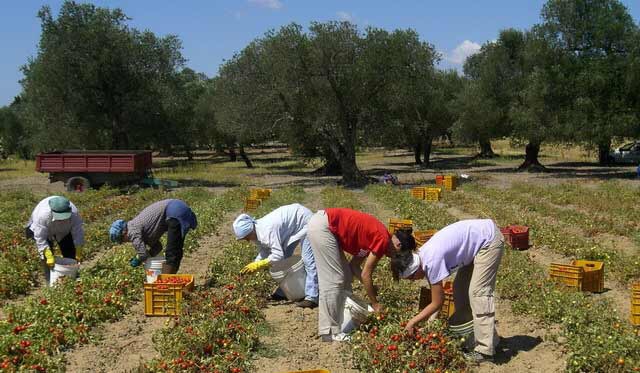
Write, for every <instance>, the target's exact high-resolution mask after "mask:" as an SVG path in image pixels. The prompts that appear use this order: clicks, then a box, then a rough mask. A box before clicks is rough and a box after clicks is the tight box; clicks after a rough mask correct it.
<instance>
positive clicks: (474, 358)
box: [464, 351, 493, 364]
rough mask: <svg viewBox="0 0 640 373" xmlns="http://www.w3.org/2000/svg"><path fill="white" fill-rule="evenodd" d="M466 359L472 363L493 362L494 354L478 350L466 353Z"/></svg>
mask: <svg viewBox="0 0 640 373" xmlns="http://www.w3.org/2000/svg"><path fill="white" fill-rule="evenodd" d="M464 357H465V359H467V361H468V362H469V363H472V364H481V363H485V362H491V363H493V355H485V354H482V353H480V352H477V351H471V352H467V353H466V354H464Z"/></svg>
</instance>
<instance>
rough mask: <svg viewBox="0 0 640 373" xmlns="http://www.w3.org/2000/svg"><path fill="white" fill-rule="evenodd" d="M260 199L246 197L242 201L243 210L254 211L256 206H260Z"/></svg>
mask: <svg viewBox="0 0 640 373" xmlns="http://www.w3.org/2000/svg"><path fill="white" fill-rule="evenodd" d="M260 203H262V201H261V200H259V199H255V198H247V199H246V200H245V201H244V211H255V209H257V208H258V207H260Z"/></svg>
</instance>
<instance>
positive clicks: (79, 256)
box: [76, 247, 82, 261]
mask: <svg viewBox="0 0 640 373" xmlns="http://www.w3.org/2000/svg"><path fill="white" fill-rule="evenodd" d="M76 260H77V261H82V249H81V248H79V247H76Z"/></svg>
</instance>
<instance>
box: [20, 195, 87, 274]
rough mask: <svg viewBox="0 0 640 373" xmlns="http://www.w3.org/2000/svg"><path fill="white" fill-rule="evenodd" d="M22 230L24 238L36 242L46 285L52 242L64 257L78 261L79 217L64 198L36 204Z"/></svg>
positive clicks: (81, 231)
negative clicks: (56, 244)
mask: <svg viewBox="0 0 640 373" xmlns="http://www.w3.org/2000/svg"><path fill="white" fill-rule="evenodd" d="M25 228H26V229H25V235H26V236H27V238H30V239H33V240H35V242H36V247H37V249H38V254H40V260H41V261H42V268H43V271H44V278H45V280H46V283H47V284H49V278H50V275H51V272H50V271H51V268H52V267H53V266H54V264H55V259H54V257H53V253H52V252H51V250H52V249H53V245H54V244H55V243H58V246H59V247H60V251H61V253H62V256H63V257H64V258H71V259H76V260H78V261H79V260H80V259H81V258H80V257H81V252H80V246H82V245H83V244H84V229H83V228H82V218H81V217H80V214H79V213H78V209H77V208H76V206H75V205H74V204H73V203H71V202H70V201H69V200H68V199H66V198H65V197H60V196H51V197H47V198H45V199H43V200H42V201H40V202H39V203H38V204H37V205H36V207H35V208H34V209H33V212H32V213H31V218H30V219H29V222H28V223H27V226H26V227H25Z"/></svg>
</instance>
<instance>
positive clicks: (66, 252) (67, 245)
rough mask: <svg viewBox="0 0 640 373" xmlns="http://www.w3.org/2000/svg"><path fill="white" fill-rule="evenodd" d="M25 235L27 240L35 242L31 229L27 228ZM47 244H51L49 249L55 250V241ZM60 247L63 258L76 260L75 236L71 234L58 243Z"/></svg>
mask: <svg viewBox="0 0 640 373" xmlns="http://www.w3.org/2000/svg"><path fill="white" fill-rule="evenodd" d="M24 234H25V236H26V237H27V238H29V239H32V240H35V237H34V236H33V231H32V230H31V228H29V227H27V228H26V229H25V231H24ZM47 242H48V243H49V247H50V248H52V249H53V241H47ZM58 246H59V247H60V252H61V253H62V257H64V258H71V259H75V258H76V245H75V244H74V243H73V236H72V235H71V232H69V234H67V235H66V236H64V237H63V238H62V239H61V240H60V241H58Z"/></svg>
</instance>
